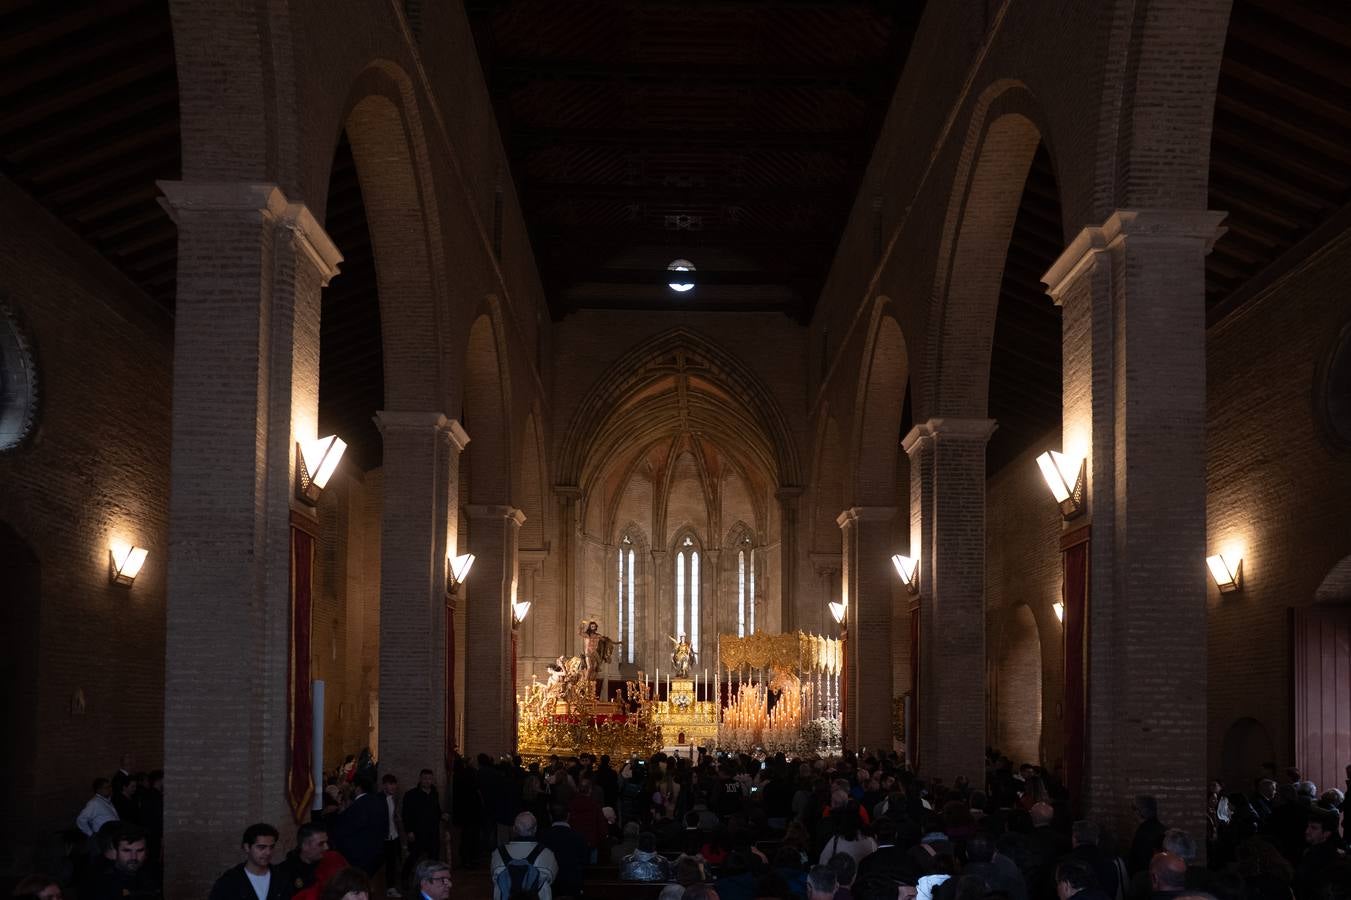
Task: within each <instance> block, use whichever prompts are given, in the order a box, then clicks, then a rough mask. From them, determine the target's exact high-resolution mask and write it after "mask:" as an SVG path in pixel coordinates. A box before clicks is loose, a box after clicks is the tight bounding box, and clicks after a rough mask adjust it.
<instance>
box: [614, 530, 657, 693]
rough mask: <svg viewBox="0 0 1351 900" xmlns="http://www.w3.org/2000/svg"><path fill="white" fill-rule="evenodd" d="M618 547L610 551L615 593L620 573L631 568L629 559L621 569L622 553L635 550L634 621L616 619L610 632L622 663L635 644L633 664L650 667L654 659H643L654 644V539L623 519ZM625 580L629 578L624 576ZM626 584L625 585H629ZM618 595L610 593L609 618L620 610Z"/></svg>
mask: <svg viewBox="0 0 1351 900" xmlns="http://www.w3.org/2000/svg"><path fill="white" fill-rule="evenodd" d="M614 547H615V551H613V552H612V554H611V568H610V569H609V571H610V572H611V573H613V574H614V576H615V578H614V579H613V580H614V584H615V589H616V594H617V593H618V591H619V590H620V589H621V585H620V580H621V579H620V576H621V575H622V574H624V573H625V572H627V571H628V569H627V565H628V564H627V562H626V563H625V568H624V569H622V570H621V567H620V560H619V554H620V553H625V554H627V553H628V552H629V551H630V550H631V551H632V553H633V565H632V570H631V571H632V572H633V617H632V622H625V623H624V624H623V625H622V626H620V625H619V623H618V622H617V621H616V627H615V628H614V630H612V631H609V632H607V633H608V634H613V635H615V640H617V641H619V644H620V656H619V662H620V664H621V666H622V665H625V664H627V662H628V659H629V648H630V645H631V647H632V657H633V664H634V665H636V666H638V667H640V668H641V667H643V666H647V667H648V668H649V669H650V667H651V662H650V661H648V660H645V659H643V652H644V650H646V649H647V647H648V646H649V645H650V644H651V636H650V634H649V632H650V630H651V627H652V622H653V620H654V618H655V617H654V616H653V615H652V613H653V608H652V606H653V603H654V602H655V590H654V585H655V582H654V578H653V572H652V542H651V540H649V538H648V535H647V530H646V529H645V528H643V527H642V526H641V525H639V524H638V523H637V522H634V521H632V520H630V521H628V522H626V523H624V525H623V526H622V527H621V528H619V529H618V531H617V533H616V534H615V539H614ZM624 580H625V581H626V580H627V579H624ZM626 587H627V585H625V586H624V588H626ZM618 601H619V598H618V596H615V597H611V599H610V602H609V603H608V604H607V609H608V611H607V613H606V617H607V621H608V620H609V617H610V616H611V615H614V616H616V617H617V616H618V615H619V611H620V604H619V602H618Z"/></svg>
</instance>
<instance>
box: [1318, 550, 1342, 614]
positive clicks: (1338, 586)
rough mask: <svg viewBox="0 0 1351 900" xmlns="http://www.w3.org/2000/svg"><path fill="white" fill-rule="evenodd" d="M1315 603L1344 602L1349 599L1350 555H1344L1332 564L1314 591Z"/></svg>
mask: <svg viewBox="0 0 1351 900" xmlns="http://www.w3.org/2000/svg"><path fill="white" fill-rule="evenodd" d="M1314 600H1315V602H1317V603H1346V602H1348V601H1351V556H1344V557H1342V559H1341V560H1340V561H1339V562H1338V563H1337V564H1336V565H1335V566H1333V567H1332V568H1331V569H1330V570H1329V571H1328V574H1327V575H1325V576H1323V581H1322V582H1321V583H1320V584H1319V585H1318V590H1316V591H1315V592H1314Z"/></svg>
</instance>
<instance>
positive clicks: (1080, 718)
mask: <svg viewBox="0 0 1351 900" xmlns="http://www.w3.org/2000/svg"><path fill="white" fill-rule="evenodd" d="M1075 537H1080V535H1079V534H1078V533H1076V534H1075V535H1065V538H1064V539H1062V542H1061V547H1062V554H1061V560H1062V564H1063V566H1064V568H1063V577H1064V582H1063V584H1062V585H1061V597H1062V602H1064V604H1065V630H1064V635H1065V787H1066V788H1067V789H1068V790H1069V793H1070V803H1071V805H1072V807H1073V809H1074V814H1075V815H1079V814H1080V811H1081V810H1082V809H1083V786H1084V771H1085V769H1086V768H1087V731H1088V640H1087V638H1088V548H1089V542H1088V530H1087V529H1083V530H1082V535H1081V539H1079V540H1074V538H1075Z"/></svg>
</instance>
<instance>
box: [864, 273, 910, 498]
mask: <svg viewBox="0 0 1351 900" xmlns="http://www.w3.org/2000/svg"><path fill="white" fill-rule="evenodd" d="M889 306H890V303H889V301H887V299H886V298H885V297H879V298H878V299H877V301H876V303H875V305H874V309H873V321H872V327H871V328H870V329H869V337H868V341H867V343H866V344H865V349H864V352H863V357H862V361H861V364H860V366H859V382H858V391H857V393H856V394H855V396H854V416H853V434H852V435H851V439H850V447H851V451H852V452H851V461H852V465H851V470H852V474H853V483H852V484H851V485H850V490H851V493H852V496H853V502H854V503H857V504H861V505H865V506H890V505H891V504H892V503H894V502H895V497H896V493H897V490H896V475H897V457H898V455H899V454H900V449H901V438H902V437H903V435H902V434H901V433H900V429H901V414H902V412H903V411H904V409H905V392H906V383H907V381H908V378H909V370H910V361H909V354H908V353H907V351H906V345H905V336H904V335H903V334H902V333H901V326H900V323H899V322H897V321H896V318H895V317H894V316H892V315H891V314H890V313H889V311H888V307H889Z"/></svg>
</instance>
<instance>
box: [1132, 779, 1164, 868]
mask: <svg viewBox="0 0 1351 900" xmlns="http://www.w3.org/2000/svg"><path fill="white" fill-rule="evenodd" d="M1135 814H1136V815H1137V816H1139V817H1140V825H1139V826H1138V827H1137V828H1136V829H1135V838H1134V840H1132V841H1131V852H1130V856H1128V857H1127V858H1126V869H1127V870H1128V871H1129V872H1130V873H1131V874H1132V875H1134V874H1135V873H1136V872H1144V871H1146V870H1147V869H1148V868H1149V861H1150V860H1151V859H1153V858H1154V854H1155V852H1156V851H1158V850H1159V849H1161V848H1162V847H1163V835H1164V833H1165V832H1166V831H1168V829H1167V828H1166V827H1164V824H1163V823H1162V822H1160V821H1159V804H1158V802H1157V801H1156V800H1155V799H1154V798H1153V797H1151V796H1150V795H1149V794H1140V795H1138V796H1137V797H1136V798H1135Z"/></svg>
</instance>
